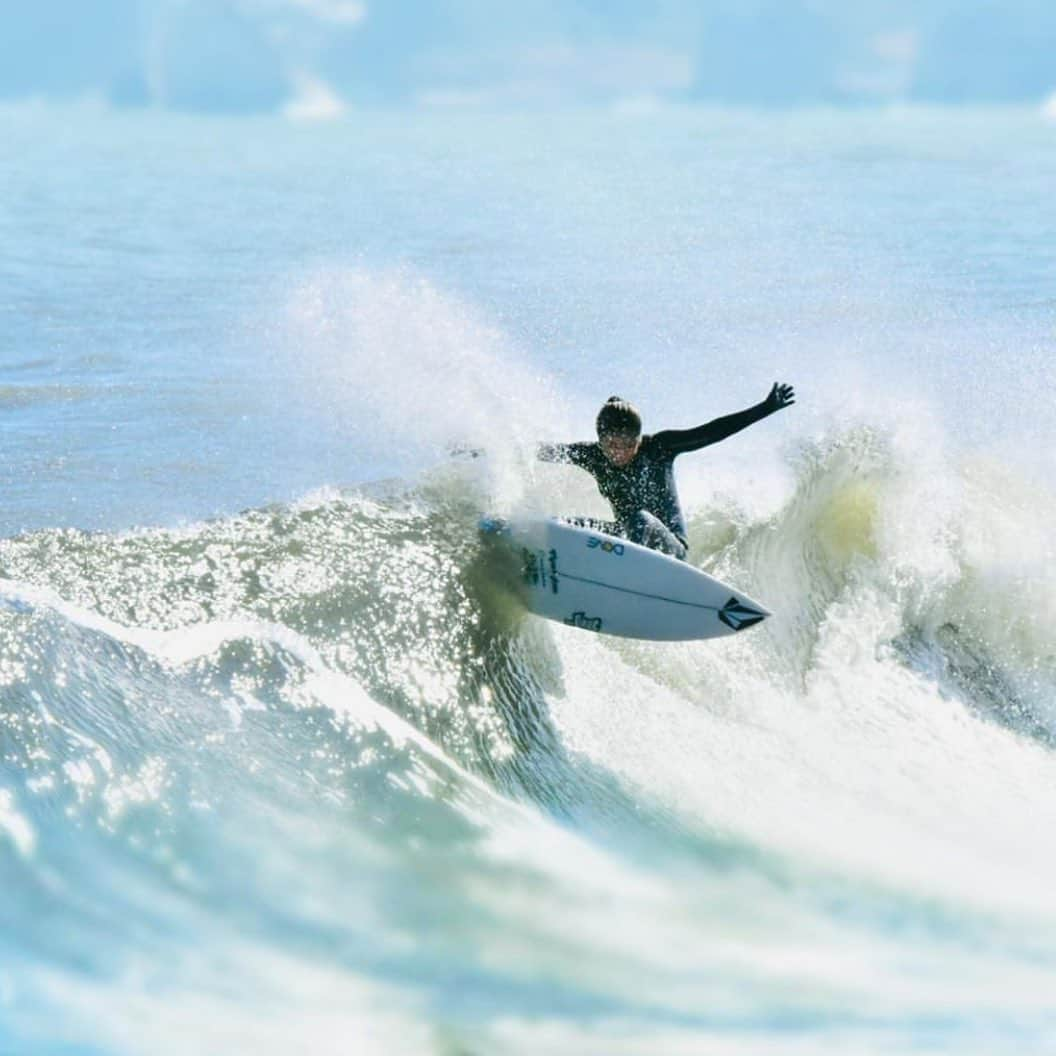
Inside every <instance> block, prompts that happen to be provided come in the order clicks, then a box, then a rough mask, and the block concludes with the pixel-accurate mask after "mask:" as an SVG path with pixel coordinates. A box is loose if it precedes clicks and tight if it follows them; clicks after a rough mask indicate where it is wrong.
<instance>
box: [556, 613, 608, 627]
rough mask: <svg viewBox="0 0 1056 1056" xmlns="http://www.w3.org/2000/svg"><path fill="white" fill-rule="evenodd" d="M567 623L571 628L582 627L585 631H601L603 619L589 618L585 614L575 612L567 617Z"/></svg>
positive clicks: (598, 617) (597, 617)
mask: <svg viewBox="0 0 1056 1056" xmlns="http://www.w3.org/2000/svg"><path fill="white" fill-rule="evenodd" d="M565 623H566V624H567V625H568V626H569V627H582V628H583V630H584V631H600V630H601V617H600V616H588V615H587V614H586V613H585V612H574V613H572V615H571V616H567V617H565Z"/></svg>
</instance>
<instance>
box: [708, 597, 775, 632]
mask: <svg viewBox="0 0 1056 1056" xmlns="http://www.w3.org/2000/svg"><path fill="white" fill-rule="evenodd" d="M719 619H720V620H722V622H723V623H724V624H726V626H727V627H730V628H732V629H733V630H735V631H743V630H744V629H745V627H751V626H753V625H754V624H756V623H761V622H762V621H763V620H765V619H766V616H764V615H763V613H761V612H759V611H758V610H756V609H752V608H749V607H748V606H747V605H742V604H741V603H740V602H739V601H738V600H737V599H736V598H730V600H729V601H728V602H726V604H725V605H723V607H722V608H721V609H719Z"/></svg>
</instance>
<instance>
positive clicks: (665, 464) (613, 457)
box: [536, 382, 796, 561]
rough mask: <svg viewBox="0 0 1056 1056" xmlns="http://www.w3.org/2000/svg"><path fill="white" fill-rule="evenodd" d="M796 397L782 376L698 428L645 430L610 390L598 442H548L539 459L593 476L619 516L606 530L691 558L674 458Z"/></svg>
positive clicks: (635, 414)
mask: <svg viewBox="0 0 1056 1056" xmlns="http://www.w3.org/2000/svg"><path fill="white" fill-rule="evenodd" d="M795 395H796V394H795V391H794V390H793V388H792V386H791V385H784V384H779V383H777V382H775V383H774V386H773V388H772V389H771V390H770V393H769V395H768V396H767V397H766V399H765V400H763V401H762V402H761V403H757V404H755V405H753V406H751V407H748V408H746V409H745V410H743V411H738V412H736V413H735V414H728V415H726V416H725V417H723V418H715V419H714V420H712V421H710V422H705V423H704V424H703V425H698V426H697V427H696V428H694V429H665V430H664V431H663V432H659V433H653V434H651V435H650V434H647V435H645V436H643V435H642V418H641V415H640V414H639V413H638V411H637V410H636V409H635V408H634V407H633V406H632V405H631V404H629V403H628V402H627V401H626V400H623V399H621V398H620V397H619V396H610V397H609V399H608V400H606V401H605V403H604V405H603V406H602V408H601V410H600V411H599V412H598V417H597V421H596V427H597V433H598V439H597V441H596V442H594V441H587V442H583V443H571V444H541V445H540V446H539V447H538V448H537V450H536V457H537V458H539V459H540V460H542V461H544V462H568V463H571V464H572V465H574V466H579V467H580V468H581V469H585V470H586V471H587V472H588V473H589V474H590V475H591V476H592V477H593V478H594V480H595V481H596V482H597V485H598V490H599V491H600V492H601V494H602V495H604V496H605V498H606V499H608V500H609V503H610V505H611V506H612V511H613V514H614V515H615V517H616V520H615V522H614V523H612V524H608V523H605V524H598V525H597V528H598V529H599V530H600V531H604V532H606V533H608V534H610V535H619V536H623V537H624V538H627V539H629V540H630V541H631V542H633V543H640V544H642V545H643V546H648V547H650V548H651V549H653V550H661V551H663V552H664V553H665V554H670V555H671V556H672V557H677V558H679V559H680V560H683V561H684V560H685V558H686V552H687V550H688V547H689V543H688V539H687V533H686V518H685V515H684V514H683V513H682V506H681V503H680V502H679V500H678V490H677V489H676V487H675V474H674V461H675V458H677V457H678V455H684V454H686V453H687V452H688V451H699V450H700V448H702V447H707V446H708V445H709V444H716V443H718V442H719V441H720V440H725V439H726V437H728V436H732V435H733V434H734V433H739V432H740V431H741V430H742V429H744V428H746V427H747V426H749V425H752V424H754V423H755V422H758V421H760V420H761V419H763V418H766V417H768V416H769V415H771V414H773V413H774V412H775V411H780V410H782V409H783V408H785V407H788V406H790V405H791V404H793V403H795V402H796V401H795Z"/></svg>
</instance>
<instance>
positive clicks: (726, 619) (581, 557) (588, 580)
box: [480, 517, 770, 641]
mask: <svg viewBox="0 0 1056 1056" xmlns="http://www.w3.org/2000/svg"><path fill="white" fill-rule="evenodd" d="M480 531H481V534H482V536H483V537H484V538H486V539H490V540H493V541H495V542H497V543H502V544H503V545H504V546H505V547H507V548H508V550H509V552H510V553H511V555H512V556H513V565H512V570H513V578H514V580H515V581H516V582H515V586H516V590H517V594H518V596H519V597H520V599H521V601H522V602H523V604H524V605H525V607H526V608H527V609H528V610H529V611H530V612H533V613H535V614H536V615H538V616H543V617H545V618H546V619H548V620H556V621H558V622H560V623H564V624H566V625H567V626H569V627H579V628H581V629H583V630H588V631H596V632H598V633H600V634H611V635H616V636H618V637H621V638H644V639H648V640H651V641H687V640H691V639H698V638H720V637H723V636H725V635H730V634H737V633H738V632H739V631H743V630H745V629H747V628H748V627H754V626H755V625H756V624H758V623H761V622H762V621H763V620H765V619H766V618H767V617H768V616H769V615H770V613H769V612H768V611H767V610H766V609H765V608H764V607H763V606H762V605H760V604H759V603H758V602H757V601H753V600H752V599H751V598H749V597H748V596H747V595H746V594H744V593H742V592H741V591H738V590H734V589H733V588H732V587H729V586H727V585H726V584H725V583H723V582H722V581H721V580H718V579H715V578H713V577H712V576H709V575H708V574H707V573H705V572H701V571H700V569H698V568H694V567H693V566H692V565H689V564H686V562H684V561H678V560H676V559H675V558H673V557H669V556H668V555H667V554H662V553H659V552H658V551H656V550H650V549H648V548H647V547H644V546H639V545H638V544H637V543H632V542H630V541H629V540H627V539H621V538H618V537H617V536H613V535H607V534H605V533H604V532H599V531H595V530H594V529H592V528H590V527H589V526H583V525H580V524H576V523H574V522H572V521H568V520H564V519H561V518H558V517H548V518H536V519H524V520H520V519H512V520H504V519H500V518H491V517H484V518H482V519H481V521H480Z"/></svg>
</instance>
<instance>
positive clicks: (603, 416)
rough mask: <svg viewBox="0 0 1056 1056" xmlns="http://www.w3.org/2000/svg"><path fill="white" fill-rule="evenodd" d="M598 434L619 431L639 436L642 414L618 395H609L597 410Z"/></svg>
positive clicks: (606, 434)
mask: <svg viewBox="0 0 1056 1056" xmlns="http://www.w3.org/2000/svg"><path fill="white" fill-rule="evenodd" d="M596 424H597V428H598V436H610V435H612V434H613V433H620V434H624V435H627V436H639V435H640V434H641V432H642V416H641V415H640V414H639V413H638V412H637V411H636V410H635V409H634V407H633V406H632V405H631V404H629V403H628V402H627V401H626V400H625V399H623V398H622V397H620V396H610V397H609V398H608V399H607V400H606V401H605V403H604V404H603V405H602V408H601V410H600V411H598V418H597V423H596Z"/></svg>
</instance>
